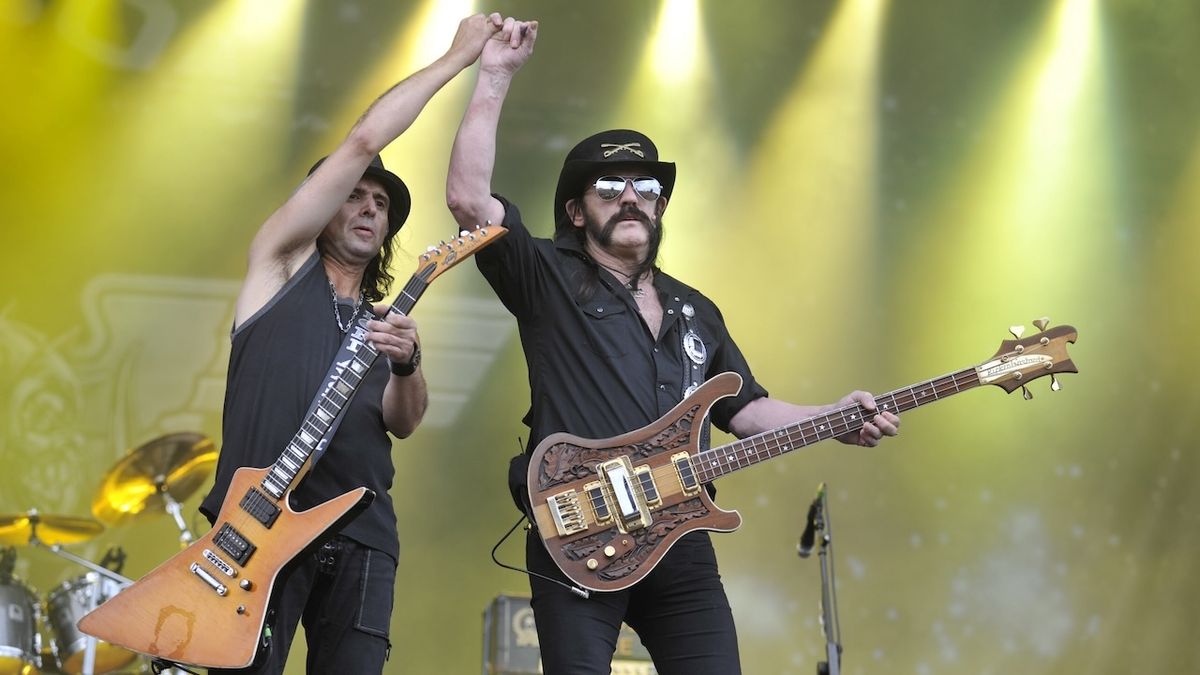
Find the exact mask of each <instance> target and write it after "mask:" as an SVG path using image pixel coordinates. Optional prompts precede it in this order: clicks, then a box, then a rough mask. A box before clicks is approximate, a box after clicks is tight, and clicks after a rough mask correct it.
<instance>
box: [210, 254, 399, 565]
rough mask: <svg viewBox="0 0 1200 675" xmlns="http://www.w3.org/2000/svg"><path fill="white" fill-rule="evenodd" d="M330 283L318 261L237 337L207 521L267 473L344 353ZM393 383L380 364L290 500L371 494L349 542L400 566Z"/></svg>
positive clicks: (304, 504) (347, 531)
mask: <svg viewBox="0 0 1200 675" xmlns="http://www.w3.org/2000/svg"><path fill="white" fill-rule="evenodd" d="M334 311H335V310H334V304H333V297H332V293H331V291H330V289H329V279H328V277H326V275H325V266H324V265H322V264H321V258H320V255H319V254H317V253H314V254H313V256H312V257H311V258H309V259H308V260H307V261H306V262H305V263H304V265H303V266H302V267H301V268H300V270H299V271H298V272H296V274H295V275H294V276H293V277H292V278H291V279H289V280H288V282H287V284H285V285H284V287H283V288H282V289H280V291H279V293H277V294H276V295H275V297H274V298H272V299H271V300H270V301H269V302H268V303H267V304H266V306H264V307H263V308H262V309H260V310H259V311H258V312H257V313H256V314H255V315H254V316H252V317H250V318H249V319H247V320H246V321H245V322H244V323H243V324H242V325H241V326H238V327H236V328H235V330H234V331H233V335H232V348H231V352H230V355H229V373H228V376H227V379H226V383H225V407H224V418H223V424H222V436H223V438H222V440H221V443H222V447H221V452H220V457H219V459H218V461H217V472H216V480H215V483H214V485H213V489H212V492H210V493H209V494H208V496H207V497H205V498H204V501H203V502H202V503H201V505H200V511H201V513H203V514H204V515H205V517H207V518H208V519H209V521H210V522H212V521H213V520H215V519H216V516H217V513H218V512H219V511H220V510H221V504H222V502H223V501H224V499H225V493H226V492H227V491H228V489H229V482H230V480H231V479H232V477H233V473H234V471H236V470H237V469H239V468H241V467H243V466H251V467H258V468H262V467H267V466H270V465H272V464H273V463H274V462H275V460H277V459H278V458H279V455H280V454H281V453H282V452H283V449H284V447H285V446H286V445H287V443H288V441H290V440H291V439H292V436H294V435H295V433H296V431H297V430H299V428H300V424H301V422H303V420H304V414H305V413H306V412H307V411H308V407H309V404H311V403H312V401H313V398H314V397H315V396H316V392H317V390H318V388H319V387H320V385H321V382H322V381H323V379H324V377H325V374H326V373H327V372H328V370H329V366H330V364H331V363H332V362H333V357H334V355H335V354H336V353H337V350H338V347H339V346H340V345H341V343H342V337H343V336H342V333H341V330H340V329H339V328H338V325H337V323H336V321H335V319H334ZM388 377H389V372H388V367H387V361H386V359H383V358H379V359H377V360H376V362H375V364H374V365H373V366H372V367H371V370H370V371H369V372H368V373H367V376H366V377H365V378H363V380H362V383H361V384H360V385H359V388H358V392H357V393H356V394H355V396H354V399H353V400H352V401H351V402H350V406H349V408H348V409H347V410H346V415H345V418H344V419H343V420H342V424H341V426H340V427H338V429H337V431H336V433H335V434H334V437H333V440H332V441H331V442H330V443H329V446H328V449H327V450H326V451H325V454H324V455H323V456H322V457H321V460H320V461H319V462H317V464H316V466H314V467H313V470H312V471H311V472H310V473H309V474H308V476H307V477H306V478H305V479H304V480H303V482H302V483H301V484H300V486H299V488H297V489H296V490H295V492H293V494H292V507H293V508H294V509H296V510H297V511H299V510H303V509H307V508H309V507H312V506H315V505H317V504H319V503H321V502H324V501H326V500H328V499H331V498H333V497H336V496H338V495H340V494H342V493H344V492H347V491H349V490H352V489H354V488H357V487H359V486H363V485H365V486H366V487H368V488H370V489H371V490H374V491H375V501H374V502H372V503H371V506H370V507H369V508H368V509H367V510H366V511H364V512H362V513H361V514H359V516H358V517H357V518H355V519H354V520H352V521H351V522H350V523H349V524H347V525H346V526H345V527H344V528H342V531H341V532H342V534H344V535H346V536H348V537H351V538H353V539H354V540H356V541H358V542H360V543H362V544H365V545H367V546H370V547H372V548H375V549H378V550H381V551H384V552H386V553H388V554H390V555H391V556H392V557H393V558H396V557H399V553H400V543H399V539H398V537H397V534H396V513H395V511H394V510H393V507H392V498H391V495H389V494H388V490H389V489H390V488H391V487H392V478H393V477H394V475H395V467H393V465H392V454H391V451H392V439H391V437H390V436H389V435H388V433H387V428H386V427H385V426H384V422H383V410H382V406H383V390H384V387H385V386H387V382H388Z"/></svg>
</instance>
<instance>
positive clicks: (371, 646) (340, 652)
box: [208, 535, 396, 675]
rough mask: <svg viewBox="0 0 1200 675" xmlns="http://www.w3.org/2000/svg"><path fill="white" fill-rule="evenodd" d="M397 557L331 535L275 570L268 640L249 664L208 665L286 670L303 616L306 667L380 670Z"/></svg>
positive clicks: (384, 655) (338, 670)
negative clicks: (307, 553)
mask: <svg viewBox="0 0 1200 675" xmlns="http://www.w3.org/2000/svg"><path fill="white" fill-rule="evenodd" d="M395 584H396V561H395V559H393V558H392V557H391V556H390V555H388V554H386V553H384V552H383V551H378V550H375V549H372V548H369V547H366V546H363V545H362V544H359V543H358V542H356V541H354V540H353V539H348V538H346V537H342V536H340V535H339V536H336V537H334V538H333V540H332V541H330V542H329V543H328V544H326V545H325V546H324V547H322V548H320V549H317V551H316V552H315V553H312V554H310V555H306V556H301V557H298V558H297V559H296V560H293V561H292V562H291V563H290V564H288V565H287V566H286V567H284V569H283V570H282V571H280V574H279V578H278V579H277V580H276V582H275V592H274V593H272V596H271V602H270V605H269V607H268V610H267V612H268V616H269V617H272V614H271V612H272V611H273V612H274V614H273V617H272V618H271V619H269V620H268V623H269V624H270V626H271V645H270V648H269V649H268V651H267V653H266V654H265V655H262V656H261V657H260V659H259V661H258V662H256V663H255V665H254V666H253V667H251V668H246V669H242V670H209V671H208V672H209V673H210V675H211V674H213V673H238V674H244V673H271V674H278V673H282V672H283V666H284V663H285V662H286V661H287V656H288V651H289V650H290V649H291V646H292V638H293V637H294V636H295V634H296V626H297V625H298V624H300V623H303V624H304V635H305V639H306V641H307V643H308V663H307V671H308V672H309V673H311V674H314V675H316V674H321V673H379V672H382V671H383V664H384V662H385V661H387V657H388V652H389V650H390V649H391V643H390V642H388V628H389V626H390V625H391V619H392V598H393V597H394V594H395V593H394V588H395Z"/></svg>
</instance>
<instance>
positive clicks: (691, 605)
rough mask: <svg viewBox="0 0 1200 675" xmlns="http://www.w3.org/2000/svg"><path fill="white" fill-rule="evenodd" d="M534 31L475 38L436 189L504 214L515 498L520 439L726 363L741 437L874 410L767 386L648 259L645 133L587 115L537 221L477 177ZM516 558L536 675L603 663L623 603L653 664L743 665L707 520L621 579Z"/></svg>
mask: <svg viewBox="0 0 1200 675" xmlns="http://www.w3.org/2000/svg"><path fill="white" fill-rule="evenodd" d="M536 38H537V24H536V22H533V23H528V24H526V23H520V22H511V21H510V22H508V23H506V24H505V26H504V27H503V28H502V29H501V30H500V32H498V33H497V34H496V35H493V36H492V39H491V40H490V41H489V42H488V44H487V45H486V46H485V47H484V50H483V53H482V55H481V56H480V70H479V79H478V81H477V83H476V86H475V91H474V94H473V96H472V98H471V101H470V103H469V104H468V107H467V111H466V114H465V115H464V117H463V121H462V124H461V125H460V127H459V130H458V135H457V137H456V138H455V141H454V148H453V150H452V152H451V158H450V171H449V177H448V180H447V202H448V205H449V207H450V210H451V212H452V213H453V214H454V217H455V219H456V220H457V221H458V224H459V226H460V227H462V228H463V229H473V228H475V227H477V226H480V225H484V224H491V225H501V226H503V227H505V228H507V229H508V236H506V237H504V238H503V239H500V240H499V241H498V242H496V243H495V244H494V245H492V246H490V247H488V248H487V249H485V250H483V251H480V252H479V253H478V254H476V257H475V260H476V263H477V265H478V266H479V269H480V271H481V272H482V273H483V275H484V277H485V278H486V279H487V280H488V282H489V283H490V284H491V286H492V288H493V289H494V290H495V292H496V295H497V296H498V297H499V298H500V300H501V301H502V302H503V303H504V305H505V307H507V308H508V309H509V311H511V312H512V313H513V315H514V316H515V317H516V319H517V322H518V324H519V326H520V334H521V344H522V347H523V349H524V351H525V357H526V362H527V364H528V368H529V383H530V388H531V401H532V405H531V407H530V410H529V413H528V414H527V416H526V417H525V422H526V423H527V424H529V426H530V437H529V444H528V446H527V448H526V453H525V454H523V455H519V456H518V457H516V458H514V461H513V463H512V465H511V468H510V472H509V487H510V489H512V491H513V497H514V500H515V501H517V502H518V506H520V507H521V508H523V509H525V511H526V513H528V512H529V504H528V498H527V496H526V494H527V493H526V489H525V486H524V479H525V475H526V470H527V465H528V452H530V451H532V449H533V448H535V447H536V446H537V445H538V443H539V442H540V441H541V440H542V439H544V438H545V437H546V436H548V435H550V434H552V433H555V432H559V431H565V432H569V433H571V434H575V435H578V436H583V437H586V438H609V437H612V436H617V435H619V434H622V433H626V432H629V431H633V430H636V429H640V428H641V427H643V426H645V425H647V424H649V423H651V422H653V421H655V420H657V419H658V418H659V417H661V416H662V415H664V414H666V413H667V412H668V411H670V410H671V408H673V407H674V406H675V405H676V404H677V403H679V402H680V401H681V400H682V399H683V398H684V397H685V396H686V395H687V394H688V393H690V390H691V388H692V387H694V386H697V385H698V384H699V383H700V382H703V381H704V380H705V379H708V378H710V377H713V376H715V375H717V374H719V373H722V372H725V371H733V372H736V373H738V374H739V375H741V377H742V382H743V385H742V389H741V391H740V392H739V393H738V394H737V395H736V396H732V397H727V398H724V399H721V400H720V401H718V402H717V403H716V404H715V405H714V406H713V407H712V410H711V419H712V423H713V424H715V425H716V426H717V427H718V428H720V429H723V430H725V431H728V432H730V433H733V434H735V435H737V436H739V437H745V436H749V435H752V434H756V433H759V432H762V431H766V430H768V429H773V428H776V427H779V426H784V425H786V424H789V423H792V422H795V421H797V420H800V419H804V418H808V417H811V416H813V415H815V414H818V413H820V412H821V411H823V410H826V409H831V408H832V407H834V406H840V405H845V404H848V403H850V402H852V401H853V402H858V403H860V404H862V405H863V406H864V407H865V408H866V409H869V410H873V409H874V408H875V402H874V399H873V398H872V397H871V395H870V394H868V393H866V392H861V391H856V392H854V393H852V394H849V395H847V396H846V397H844V398H843V399H842V400H841V401H839V402H838V403H837V404H834V406H798V405H793V404H790V403H786V402H783V401H780V400H777V399H772V398H769V397H768V396H767V392H766V390H765V389H763V387H762V386H760V385H759V384H758V381H757V380H756V379H755V378H754V376H753V374H752V373H751V371H750V367H749V365H748V364H747V363H746V360H745V358H744V357H743V356H742V353H741V351H740V350H739V349H738V347H737V345H736V344H735V343H734V342H733V340H732V339H731V338H730V336H729V333H728V331H727V330H726V327H725V324H724V320H723V319H722V317H721V314H720V312H719V311H718V310H717V307H716V306H715V305H714V304H713V303H712V302H711V301H710V300H709V299H708V298H706V297H705V296H704V295H702V294H701V293H700V292H699V291H696V290H695V289H693V288H691V287H690V286H687V285H686V284H684V283H682V282H681V281H679V280H677V279H675V278H674V277H672V276H670V275H668V274H666V273H665V272H663V271H662V270H661V269H660V268H659V267H658V266H657V264H656V261H657V255H658V248H659V245H660V243H661V242H662V232H663V220H662V217H663V213H664V212H665V211H666V208H667V204H668V202H669V200H670V198H671V192H672V189H673V188H674V185H675V165H674V164H673V163H671V162H663V161H660V160H659V158H658V149H657V148H656V147H655V145H654V143H653V142H652V141H651V140H650V139H649V138H648V137H647V136H645V135H644V134H642V133H640V132H637V131H632V130H629V129H614V130H609V131H603V132H600V133H598V134H594V135H592V136H589V137H588V138H585V139H584V140H582V141H580V142H579V144H577V145H576V146H575V147H574V148H572V149H571V151H570V152H569V153H567V157H566V160H565V161H564V162H563V166H562V171H561V173H560V174H559V179H558V186H557V189H556V190H555V195H554V221H555V231H554V237H553V238H552V239H541V238H536V237H534V236H533V235H532V234H531V233H530V232H529V231H528V230H527V229H526V228H525V225H524V223H523V221H522V219H521V214H520V212H519V211H518V210H517V207H516V206H515V205H514V204H512V203H511V202H509V201H508V200H506V199H504V198H503V197H499V196H494V195H493V193H492V190H491V182H492V171H493V166H494V163H495V143H496V139H495V134H496V127H497V124H498V121H499V117H500V110H501V107H502V105H503V101H504V98H505V95H506V94H507V92H508V87H509V85H510V83H511V80H512V77H513V75H514V74H515V73H516V71H517V70H518V69H519V68H520V67H521V66H522V65H523V64H524V63H525V61H526V60H527V59H528V58H529V56H530V54H531V53H532V51H533V43H534V41H535V40H536ZM899 423H900V420H899V418H897V417H896V416H895V415H893V414H891V413H886V412H885V413H882V414H880V415H876V416H875V417H874V418H873V420H872V422H871V423H868V424H866V425H865V426H864V427H863V428H862V430H861V431H859V432H855V433H852V434H847V435H846V436H845V437H842V438H841V439H840V440H842V441H843V442H845V443H851V444H859V445H865V446H874V445H875V444H877V443H878V442H879V440H880V438H881V437H882V436H884V435H889V436H890V435H895V434H896V433H897V430H898V426H899ZM710 491H711V486H710ZM526 560H527V566H528V568H529V570H530V572H531V576H530V587H531V590H532V594H533V599H532V606H533V610H534V615H535V622H536V624H537V630H538V642H539V645H540V648H541V657H542V666H543V668H544V671H545V672H546V673H548V674H549V675H558V674H568V675H580V674H587V673H596V674H605V675H607V673H609V672H610V663H611V660H612V656H613V652H614V649H615V647H616V641H617V636H618V633H619V630H620V626H621V622H622V621H624V622H626V623H628V624H629V625H630V626H631V627H632V628H633V629H634V630H635V631H637V633H638V636H639V637H640V638H641V640H642V643H643V644H644V645H645V647H646V648H647V649H648V650H649V652H650V654H651V656H652V657H653V658H654V664H655V667H656V669H657V671H658V672H659V673H661V674H663V675H682V674H685V673H686V674H687V675H700V674H711V675H731V674H734V673H739V672H741V666H740V663H739V658H738V647H737V636H736V632H735V629H734V624H733V616H732V614H731V612H730V609H729V602H728V600H727V599H726V596H725V591H724V588H723V586H722V584H721V579H720V575H719V574H718V571H717V562H716V556H715V554H714V552H713V547H712V543H711V541H710V540H709V536H708V533H707V532H703V531H696V532H692V533H690V534H687V535H685V536H684V537H682V538H681V539H680V540H679V541H678V542H676V543H675V545H674V546H672V547H671V548H670V550H669V551H668V552H667V553H666V554H665V555H664V557H663V558H662V560H661V561H660V562H659V563H658V565H657V566H656V567H655V568H654V570H653V571H652V572H650V573H649V574H648V575H647V576H646V577H645V578H644V579H642V580H641V581H639V582H638V583H636V584H634V585H633V586H631V587H630V588H628V589H625V590H623V591H617V592H608V593H592V594H591V595H590V597H589V598H586V599H585V598H583V597H580V596H579V595H578V594H576V593H574V592H572V589H571V588H570V585H571V584H570V582H569V581H568V580H567V578H566V577H565V576H564V575H563V574H562V573H561V572H560V571H559V570H558V568H557V567H556V566H555V564H554V562H553V560H552V559H551V558H550V555H549V553H547V551H546V549H545V547H544V546H543V544H542V541H541V538H540V537H539V536H538V535H537V534H536V533H532V532H531V533H530V535H529V536H528V538H527V541H526Z"/></svg>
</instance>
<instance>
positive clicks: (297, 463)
mask: <svg viewBox="0 0 1200 675" xmlns="http://www.w3.org/2000/svg"><path fill="white" fill-rule="evenodd" d="M427 288H429V282H428V281H426V280H425V279H424V278H423V273H421V272H418V273H417V274H414V275H413V276H412V278H410V279H409V280H408V283H407V284H405V285H404V289H403V290H401V291H400V294H399V295H397V296H396V300H395V302H393V303H392V308H391V310H390V311H392V312H399V313H401V314H405V315H407V314H409V313H410V312H411V311H412V308H413V307H415V306H416V304H417V300H419V299H420V298H421V295H422V294H423V293H424V292H425V290H426V289H427ZM361 323H365V322H356V323H355V325H353V326H351V327H350V335H349V339H350V342H351V344H350V351H351V352H352V356H351V357H350V358H349V359H347V360H345V361H343V362H341V363H338V364H336V367H335V368H334V369H333V370H332V371H331V374H330V375H327V376H326V377H325V380H324V381H323V382H322V384H321V391H320V393H319V395H318V397H317V401H316V403H315V405H313V407H312V408H311V409H310V411H309V413H308V415H306V416H305V418H304V422H302V423H301V424H300V429H299V431H297V432H296V435H295V436H293V437H292V440H291V441H290V442H289V443H288V444H287V446H285V447H284V450H283V453H282V454H280V456H279V459H277V460H275V464H274V465H272V466H271V470H270V471H269V472H268V473H267V475H266V477H265V478H264V479H263V482H262V487H263V489H264V490H266V491H267V492H269V493H271V494H272V495H274V496H275V497H276V498H279V497H282V496H283V494H284V492H286V491H287V490H288V489H289V488H290V487H292V486H293V485H294V483H295V482H296V481H297V480H298V479H300V478H302V477H303V476H304V474H305V473H307V472H308V469H309V468H310V467H311V465H310V464H309V459H310V458H312V456H313V453H316V452H318V451H320V450H324V448H325V446H326V445H328V443H329V441H330V440H331V439H329V438H327V436H329V430H330V427H332V426H333V423H334V421H335V420H337V418H338V416H339V415H341V413H342V411H343V410H344V409H345V408H346V406H348V405H349V404H350V401H351V399H353V398H354V394H355V393H356V392H357V391H358V386H359V385H360V384H361V383H362V381H363V378H365V377H366V375H367V372H369V371H370V370H371V366H372V364H374V363H375V359H376V358H378V357H379V351H378V350H376V349H375V347H374V346H372V345H371V343H370V342H368V341H367V339H366V334H367V329H366V327H365V326H363V325H360V324H361Z"/></svg>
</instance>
